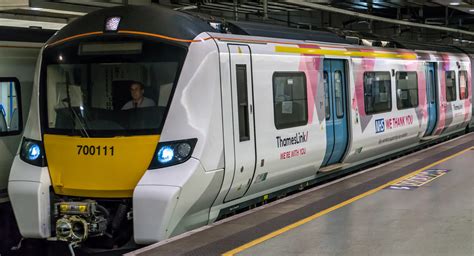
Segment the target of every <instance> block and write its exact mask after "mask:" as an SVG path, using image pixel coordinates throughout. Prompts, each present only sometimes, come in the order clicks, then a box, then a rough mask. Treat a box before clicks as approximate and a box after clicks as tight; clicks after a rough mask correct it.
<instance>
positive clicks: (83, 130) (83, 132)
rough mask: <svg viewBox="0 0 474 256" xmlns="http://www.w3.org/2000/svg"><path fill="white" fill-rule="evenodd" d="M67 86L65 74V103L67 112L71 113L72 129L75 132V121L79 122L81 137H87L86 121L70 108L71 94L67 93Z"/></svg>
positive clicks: (67, 75) (67, 78)
mask: <svg viewBox="0 0 474 256" xmlns="http://www.w3.org/2000/svg"><path fill="white" fill-rule="evenodd" d="M69 86H70V82H69V74H68V73H67V72H66V96H67V97H66V99H65V100H66V103H67V107H68V109H69V111H70V112H71V114H72V116H71V118H72V129H73V130H75V128H76V120H78V121H79V126H80V128H81V129H80V131H81V136H82V137H87V138H88V137H89V133H88V132H87V125H86V121H85V120H84V119H83V117H82V116H81V115H79V114H78V113H77V112H76V111H75V110H74V108H73V107H72V104H71V94H70V91H69Z"/></svg>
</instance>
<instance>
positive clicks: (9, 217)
mask: <svg viewBox="0 0 474 256" xmlns="http://www.w3.org/2000/svg"><path fill="white" fill-rule="evenodd" d="M54 32H55V31H53V30H43V29H27V28H15V27H1V26H0V254H1V255H3V254H5V253H6V252H7V251H8V250H9V249H10V247H12V246H13V244H15V243H18V241H19V239H20V235H19V234H18V231H17V227H16V223H15V221H14V217H13V213H12V209H11V206H10V202H9V198H8V194H7V184H8V175H9V173H10V168H11V165H12V162H13V159H14V157H15V155H16V153H17V151H18V145H19V144H20V142H21V139H22V133H23V127H24V121H25V120H26V119H27V117H28V109H29V106H30V99H31V91H32V90H33V77H34V73H35V65H36V60H37V57H38V55H39V52H40V50H41V47H42V46H43V44H44V43H45V42H46V41H47V40H48V39H49V38H50V37H51V36H52V35H53V33H54Z"/></svg>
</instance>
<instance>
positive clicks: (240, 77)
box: [235, 65, 250, 141]
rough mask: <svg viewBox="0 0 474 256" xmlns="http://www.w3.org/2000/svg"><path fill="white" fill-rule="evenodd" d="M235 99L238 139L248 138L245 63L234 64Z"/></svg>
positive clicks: (244, 139) (245, 139)
mask: <svg viewBox="0 0 474 256" xmlns="http://www.w3.org/2000/svg"><path fill="white" fill-rule="evenodd" d="M235 68H236V74H237V76H236V78H237V100H238V104H239V105H238V106H239V136H240V141H247V140H250V130H249V101H248V94H247V65H236V67H235Z"/></svg>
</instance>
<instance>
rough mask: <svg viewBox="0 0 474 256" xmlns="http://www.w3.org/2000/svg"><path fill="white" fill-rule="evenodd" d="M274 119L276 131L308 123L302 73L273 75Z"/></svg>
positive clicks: (278, 73) (304, 77) (304, 81)
mask: <svg viewBox="0 0 474 256" xmlns="http://www.w3.org/2000/svg"><path fill="white" fill-rule="evenodd" d="M273 104H274V108H273V109H274V119H275V126H276V128H277V129H284V128H290V127H296V126H301V125H305V124H307V123H308V111H307V108H308V107H307V106H308V100H307V96H306V76H305V73H303V72H275V73H274V74H273Z"/></svg>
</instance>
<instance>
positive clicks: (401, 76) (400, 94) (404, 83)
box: [396, 72, 418, 109]
mask: <svg viewBox="0 0 474 256" xmlns="http://www.w3.org/2000/svg"><path fill="white" fill-rule="evenodd" d="M396 77H397V108H398V109H406V108H415V107H417V106H418V77H417V74H416V72H397V75H396Z"/></svg>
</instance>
